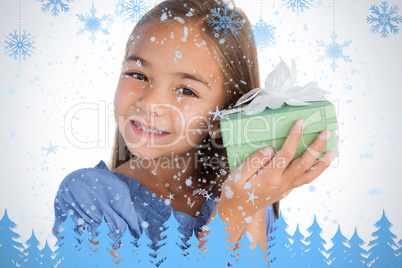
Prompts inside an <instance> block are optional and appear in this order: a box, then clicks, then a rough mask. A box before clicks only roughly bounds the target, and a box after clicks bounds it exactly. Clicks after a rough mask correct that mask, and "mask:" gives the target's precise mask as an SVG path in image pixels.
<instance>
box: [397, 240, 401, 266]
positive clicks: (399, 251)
mask: <svg viewBox="0 0 402 268" xmlns="http://www.w3.org/2000/svg"><path fill="white" fill-rule="evenodd" d="M398 245H399V248H398V249H397V251H396V256H397V259H398V262H399V265H400V266H402V239H400V240H399V242H398Z"/></svg>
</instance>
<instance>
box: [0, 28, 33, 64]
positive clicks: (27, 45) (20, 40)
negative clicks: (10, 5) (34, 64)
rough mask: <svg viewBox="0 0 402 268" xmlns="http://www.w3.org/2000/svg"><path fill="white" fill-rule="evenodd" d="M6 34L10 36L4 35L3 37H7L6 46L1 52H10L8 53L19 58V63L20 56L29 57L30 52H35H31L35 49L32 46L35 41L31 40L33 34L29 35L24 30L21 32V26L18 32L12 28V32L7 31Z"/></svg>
mask: <svg viewBox="0 0 402 268" xmlns="http://www.w3.org/2000/svg"><path fill="white" fill-rule="evenodd" d="M8 35H9V36H11V38H10V37H8V36H5V35H4V37H5V38H7V39H6V40H5V43H6V44H7V46H6V47H5V48H4V49H5V50H6V52H4V53H3V54H6V53H9V52H11V53H9V54H8V55H9V56H10V57H12V58H14V59H15V60H17V59H19V61H20V63H21V58H22V59H23V60H25V59H26V56H28V57H31V54H30V53H34V54H35V52H33V50H32V49H35V47H34V46H33V44H34V43H35V41H34V40H32V39H33V38H34V37H35V36H32V37H30V36H31V34H30V33H27V31H26V30H23V32H22V34H21V27H20V30H19V32H18V33H17V30H14V34H12V33H9V34H8Z"/></svg>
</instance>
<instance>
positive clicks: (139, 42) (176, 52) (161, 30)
mask: <svg viewBox="0 0 402 268" xmlns="http://www.w3.org/2000/svg"><path fill="white" fill-rule="evenodd" d="M201 32H202V30H200V29H198V27H194V26H193V25H185V24H180V23H174V24H164V25H160V24H157V25H156V24H151V25H149V26H147V27H145V28H143V29H141V30H140V31H139V32H138V33H137V34H136V35H135V36H134V39H133V41H132V44H131V46H130V47H129V51H128V56H131V55H136V56H141V58H144V59H146V60H148V61H149V62H150V63H151V64H152V65H154V67H157V66H161V65H163V64H169V67H172V68H173V67H181V69H182V68H185V69H187V71H192V69H188V68H193V69H194V70H196V71H199V72H202V71H204V72H207V73H209V74H213V75H214V76H215V77H216V76H220V75H221V70H220V68H219V65H218V62H217V60H216V58H214V56H215V55H214V53H213V52H212V51H211V49H210V46H209V44H208V43H207V42H206V41H205V40H204V38H203V35H202V33H201Z"/></svg>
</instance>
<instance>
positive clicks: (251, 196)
mask: <svg viewBox="0 0 402 268" xmlns="http://www.w3.org/2000/svg"><path fill="white" fill-rule="evenodd" d="M247 193H248V195H249V198H248V200H247V201H246V202H247V203H248V201H252V202H253V206H254V199H256V198H258V196H255V195H254V190H253V192H252V193H251V194H250V193H249V192H247Z"/></svg>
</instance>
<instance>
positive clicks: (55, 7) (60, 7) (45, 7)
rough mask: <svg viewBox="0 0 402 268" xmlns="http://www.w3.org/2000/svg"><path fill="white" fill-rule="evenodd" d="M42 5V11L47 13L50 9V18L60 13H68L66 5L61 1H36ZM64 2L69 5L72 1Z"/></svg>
mask: <svg viewBox="0 0 402 268" xmlns="http://www.w3.org/2000/svg"><path fill="white" fill-rule="evenodd" d="M38 1H39V2H41V3H43V2H45V3H44V4H42V8H41V9H42V11H43V12H48V11H49V9H50V8H51V9H52V10H51V12H52V16H58V15H59V12H60V11H63V12H68V11H69V10H70V8H69V6H68V4H66V3H64V1H63V0H46V1H45V0H38ZM65 1H66V2H68V3H70V2H72V0H65Z"/></svg>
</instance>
